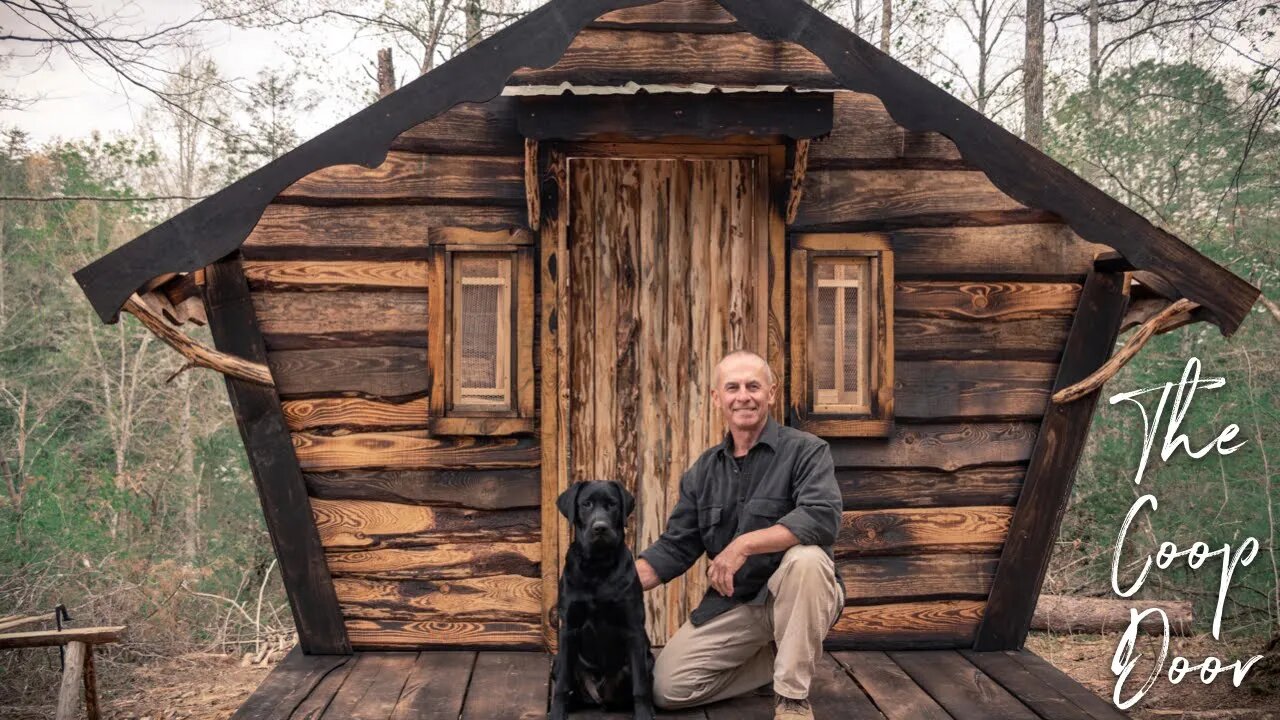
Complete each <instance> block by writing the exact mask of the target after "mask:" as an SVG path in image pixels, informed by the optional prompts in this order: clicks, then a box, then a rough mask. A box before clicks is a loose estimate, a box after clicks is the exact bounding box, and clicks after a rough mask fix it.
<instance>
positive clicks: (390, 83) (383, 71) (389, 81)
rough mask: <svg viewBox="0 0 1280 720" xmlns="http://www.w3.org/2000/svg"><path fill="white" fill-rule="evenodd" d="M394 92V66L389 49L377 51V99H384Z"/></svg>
mask: <svg viewBox="0 0 1280 720" xmlns="http://www.w3.org/2000/svg"><path fill="white" fill-rule="evenodd" d="M395 91H396V66H395V65H394V64H393V63H392V62H391V48H382V49H381V50H379V51H378V97H380V98H384V97H386V96H388V95H390V94H391V93H393V92H395Z"/></svg>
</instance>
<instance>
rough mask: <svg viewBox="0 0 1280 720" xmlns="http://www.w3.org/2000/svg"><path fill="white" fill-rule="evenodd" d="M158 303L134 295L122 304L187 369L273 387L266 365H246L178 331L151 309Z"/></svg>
mask: <svg viewBox="0 0 1280 720" xmlns="http://www.w3.org/2000/svg"><path fill="white" fill-rule="evenodd" d="M160 304H161V303H160V302H159V299H158V298H154V297H152V296H151V293H147V294H146V295H138V294H137V293H134V294H133V295H131V296H129V299H128V300H126V301H125V303H124V307H123V308H122V309H123V310H124V311H125V312H127V313H129V314H130V315H133V316H134V317H136V318H138V320H139V321H141V322H142V324H143V325H145V326H146V327H147V329H148V330H150V331H151V332H152V333H154V334H155V335H156V337H158V338H160V340H162V341H163V342H164V343H165V344H166V345H168V346H169V347H171V348H173V349H174V350H177V351H178V353H179V354H180V355H182V356H183V357H185V358H186V359H187V366H188V367H204V368H209V369H210V370H217V371H218V372H220V373H222V374H223V375H228V376H230V377H233V378H239V379H241V380H246V381H248V382H251V383H257V384H258V385H265V386H267V387H275V380H274V379H272V377H271V369H270V368H268V367H267V366H266V365H263V364H262V363H256V362H249V361H248V360H245V359H244V358H239V357H236V356H235V355H229V354H227V353H224V352H220V351H218V350H214V349H213V348H210V347H208V346H205V345H202V344H201V343H199V342H196V341H195V340H192V339H191V338H189V337H187V336H186V335H185V334H183V333H182V332H181V331H180V330H178V329H177V328H175V327H173V326H172V325H170V324H169V323H167V322H165V319H164V318H163V317H161V312H160V311H159V310H158V308H157V307H153V306H158V305H160ZM183 369H186V368H183ZM179 372H181V370H179ZM175 374H176V373H175Z"/></svg>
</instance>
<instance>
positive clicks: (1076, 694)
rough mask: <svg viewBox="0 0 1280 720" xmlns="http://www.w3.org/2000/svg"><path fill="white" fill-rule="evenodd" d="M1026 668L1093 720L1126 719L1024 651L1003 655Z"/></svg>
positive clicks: (1046, 663)
mask: <svg viewBox="0 0 1280 720" xmlns="http://www.w3.org/2000/svg"><path fill="white" fill-rule="evenodd" d="M1004 654H1005V655H1007V656H1008V657H1011V658H1013V659H1014V660H1016V661H1017V662H1018V664H1020V665H1022V667H1024V668H1026V669H1027V671H1028V672H1030V673H1031V674H1032V675H1035V676H1036V677H1038V678H1040V679H1041V680H1043V681H1045V682H1046V683H1048V684H1049V685H1051V686H1053V687H1054V688H1056V689H1057V690H1058V692H1060V693H1062V694H1063V695H1064V696H1066V697H1068V698H1070V699H1071V701H1072V702H1074V703H1075V704H1076V706H1077V707H1079V708H1080V709H1081V710H1084V711H1085V712H1086V713H1088V715H1089V717H1091V718H1094V719H1095V720H1117V719H1118V718H1121V717H1126V716H1125V715H1124V714H1123V713H1121V712H1120V711H1119V710H1117V709H1116V708H1115V706H1113V705H1112V704H1111V703H1110V702H1108V701H1107V700H1104V699H1102V698H1100V697H1098V696H1097V695H1095V694H1094V693H1093V692H1092V691H1090V690H1089V689H1088V688H1086V687H1085V686H1083V685H1081V684H1080V683H1078V682H1076V681H1075V680H1073V679H1071V678H1070V677H1069V676H1068V675H1067V674H1066V673H1064V672H1062V671H1061V670H1059V669H1058V668H1056V667H1054V666H1053V665H1051V664H1050V663H1049V662H1048V661H1047V660H1045V659H1044V658H1042V657H1040V656H1039V655H1036V654H1035V653H1033V652H1028V651H1026V650H1009V651H1005V653H1004Z"/></svg>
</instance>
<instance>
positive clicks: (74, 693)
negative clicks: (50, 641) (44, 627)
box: [54, 640, 88, 720]
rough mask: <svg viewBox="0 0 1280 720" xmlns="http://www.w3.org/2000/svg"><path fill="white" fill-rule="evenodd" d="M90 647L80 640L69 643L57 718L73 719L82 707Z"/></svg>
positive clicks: (64, 659) (59, 694) (60, 719)
mask: <svg viewBox="0 0 1280 720" xmlns="http://www.w3.org/2000/svg"><path fill="white" fill-rule="evenodd" d="M87 647H88V645H86V644H85V643H83V642H80V641H79V640H72V641H71V642H69V643H67V654H66V655H65V656H64V657H63V664H62V665H63V667H62V686H61V687H60V688H59V689H58V709H57V713H56V715H55V716H54V717H55V719H56V720H72V719H73V718H75V717H76V715H77V714H78V713H77V711H78V710H79V709H80V682H81V678H83V677H84V656H85V650H86V648H87Z"/></svg>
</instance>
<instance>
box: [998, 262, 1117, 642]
mask: <svg viewBox="0 0 1280 720" xmlns="http://www.w3.org/2000/svg"><path fill="white" fill-rule="evenodd" d="M1128 288H1129V277H1128V275H1127V274H1125V273H1099V272H1095V273H1090V275H1089V277H1088V279H1087V280H1086V281H1085V286H1084V290H1083V291H1082V293H1081V298H1080V308H1079V310H1077V312H1076V315H1075V321H1074V325H1073V326H1072V328H1071V335H1070V337H1069V338H1068V339H1067V343H1066V348H1065V350H1064V351H1063V358H1062V364H1061V365H1060V366H1059V368H1058V375H1057V377H1056V378H1055V379H1054V384H1053V388H1054V390H1055V391H1057V390H1060V389H1062V388H1064V387H1067V386H1069V385H1072V384H1074V383H1076V382H1079V381H1080V380H1082V379H1083V378H1085V377H1087V376H1088V375H1089V374H1090V373H1092V372H1093V371H1094V370H1096V369H1098V368H1099V367H1100V366H1101V365H1102V364H1103V363H1105V362H1106V361H1107V358H1109V357H1110V356H1111V352H1112V349H1113V347H1114V345H1115V340H1116V335H1117V333H1118V332H1119V328H1120V323H1121V322H1122V321H1123V319H1124V313H1125V308H1126V305H1127V304H1128V299H1129V298H1128ZM1098 395H1099V391H1096V390H1095V391H1094V392H1093V393H1091V394H1090V395H1088V396H1086V397H1084V398H1081V399H1080V400H1077V401H1075V402H1072V403H1068V404H1066V405H1058V404H1053V405H1052V406H1051V407H1050V409H1049V411H1048V413H1047V414H1046V416H1045V419H1044V423H1043V424H1042V425H1041V428H1040V432H1039V435H1038V438H1037V441H1036V445H1035V450H1034V451H1033V453H1032V455H1031V458H1030V462H1029V463H1028V467H1027V476H1026V480H1025V482H1024V485H1023V490H1022V493H1021V495H1019V497H1018V506H1017V510H1016V511H1015V514H1014V517H1013V522H1012V525H1011V527H1010V532H1009V542H1008V543H1007V544H1006V545H1005V548H1004V551H1003V554H1002V555H1001V558H1000V566H999V569H998V570H997V572H996V580H995V583H994V584H993V586H992V589H991V600H990V603H991V604H990V606H989V611H988V615H987V617H986V618H984V619H983V624H982V629H981V631H980V632H979V634H978V638H977V641H976V643H975V645H974V649H975V650H1016V649H1018V648H1020V647H1021V646H1022V643H1023V641H1024V640H1025V639H1026V636H1027V630H1028V628H1029V627H1030V625H1031V616H1032V614H1033V613H1034V611H1035V603H1036V598H1037V597H1039V595H1040V586H1041V583H1042V582H1043V581H1044V574H1045V571H1046V570H1047V568H1048V566H1049V557H1050V555H1051V554H1052V551H1053V541H1054V538H1056V537H1057V535H1058V528H1059V526H1060V525H1061V523H1062V516H1063V514H1064V513H1065V512H1066V508H1067V503H1068V501H1069V499H1070V497H1071V485H1072V483H1073V481H1074V480H1075V469H1076V465H1077V463H1079V461H1080V456H1081V454H1082V453H1083V452H1084V446H1085V441H1086V440H1087V438H1088V435H1089V424H1090V422H1091V421H1092V419H1093V411H1094V407H1095V406H1096V404H1097V401H1098Z"/></svg>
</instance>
